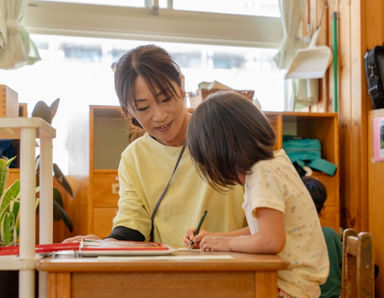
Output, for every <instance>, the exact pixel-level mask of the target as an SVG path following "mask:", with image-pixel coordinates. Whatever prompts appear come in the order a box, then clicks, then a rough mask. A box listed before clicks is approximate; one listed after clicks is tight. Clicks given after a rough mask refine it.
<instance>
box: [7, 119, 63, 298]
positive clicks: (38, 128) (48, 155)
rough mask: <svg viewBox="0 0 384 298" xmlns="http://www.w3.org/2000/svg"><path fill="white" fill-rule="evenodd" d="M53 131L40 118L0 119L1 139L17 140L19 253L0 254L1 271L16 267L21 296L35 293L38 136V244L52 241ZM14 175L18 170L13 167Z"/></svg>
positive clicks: (42, 282)
mask: <svg viewBox="0 0 384 298" xmlns="http://www.w3.org/2000/svg"><path fill="white" fill-rule="evenodd" d="M55 136H56V130H55V129H54V128H53V127H52V126H50V125H49V124H48V123H47V122H45V121H44V120H43V119H41V118H25V117H14V118H0V138H2V139H4V138H5V139H20V242H19V245H20V254H19V256H18V257H8V256H1V257H0V264H1V266H0V270H15V269H17V270H19V271H20V274H19V295H20V297H33V296H34V293H35V290H34V288H35V281H34V280H35V265H36V261H37V259H36V257H35V244H36V238H35V234H36V231H35V229H36V212H35V188H36V183H35V179H36V177H35V148H36V138H40V217H39V227H40V231H39V237H40V239H39V243H41V244H47V243H52V234H53V233H52V230H53V198H52V138H54V137H55ZM11 172H12V173H13V174H15V173H16V174H17V171H15V170H12V171H11ZM47 284H48V283H47V275H44V274H43V275H41V276H40V288H39V291H41V292H40V293H42V295H43V294H44V293H45V294H47V291H48V288H47Z"/></svg>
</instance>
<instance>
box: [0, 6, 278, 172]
mask: <svg viewBox="0 0 384 298" xmlns="http://www.w3.org/2000/svg"><path fill="white" fill-rule="evenodd" d="M62 2H64V1H62ZM73 2H75V0H73ZM76 2H82V3H83V4H78V3H77V4H75V3H60V2H58V1H56V2H50V1H32V0H31V1H29V4H30V5H29V6H28V9H27V13H26V19H25V25H26V26H27V28H28V29H29V31H30V33H31V38H32V40H33V41H34V42H35V44H36V45H37V47H38V48H39V52H40V55H41V57H42V61H39V62H38V63H36V64H34V65H31V66H25V67H22V68H20V69H15V70H0V82H1V83H2V84H6V85H8V86H9V87H11V88H12V89H14V90H15V91H16V92H17V93H18V94H19V102H27V103H28V112H29V113H31V111H32V109H33V106H34V105H35V103H36V102H37V101H38V100H44V101H46V102H47V103H48V104H50V103H51V102H52V101H53V100H55V99H56V98H61V102H60V107H59V110H58V113H57V114H56V116H55V118H54V122H53V125H54V126H55V127H56V129H57V138H56V140H54V160H55V162H57V163H58V164H59V165H60V168H61V169H63V171H64V172H65V173H67V152H66V149H65V143H66V133H67V132H66V128H67V123H66V119H67V118H68V117H67V115H68V114H69V113H71V112H72V111H73V110H75V109H88V106H89V105H90V104H93V105H97V104H103V105H118V104H119V102H118V99H117V97H116V95H115V91H114V83H113V71H112V69H111V65H112V64H113V63H114V62H116V61H117V60H118V59H119V58H120V57H121V55H123V54H124V53H125V52H126V51H128V50H129V49H131V48H133V47H136V46H138V45H141V44H147V43H155V44H157V45H159V46H162V47H164V48H165V49H166V50H167V51H168V52H169V53H170V55H171V56H172V57H173V59H174V60H175V61H176V62H177V63H178V64H179V66H180V68H181V70H182V72H183V74H184V75H185V88H186V91H195V90H196V89H197V87H198V84H199V83H200V82H202V81H213V80H216V81H219V82H221V83H223V84H225V85H228V86H230V87H232V88H234V89H246V90H249V89H252V90H255V96H256V97H257V98H258V100H259V101H260V102H261V104H262V108H263V109H264V110H273V111H281V110H284V80H283V73H282V72H281V71H280V70H278V69H276V67H275V65H274V63H273V60H272V58H273V56H274V55H275V54H276V52H277V48H278V45H279V43H280V39H281V36H282V32H281V26H280V20H279V18H277V17H261V18H258V17H254V16H239V15H229V16H228V15H224V14H221V15H220V14H214V13H208V14H207V13H203V12H188V11H181V12H176V11H174V12H169V10H166V11H165V12H163V11H161V10H160V12H159V13H160V14H165V16H164V17H161V18H159V17H158V16H155V15H151V14H150V13H148V9H146V10H145V11H143V10H142V8H138V7H129V8H121V7H119V8H113V7H112V6H110V5H109V6H106V5H105V3H101V1H99V2H100V3H99V4H100V5H93V6H90V5H88V4H84V3H85V2H87V3H90V2H91V1H86V0H81V1H80V0H79V1H76ZM92 2H95V1H94V0H93V1H92ZM107 2H108V4H111V5H112V4H117V3H118V2H119V1H107ZM120 2H122V1H120ZM139 2H141V1H133V2H132V1H124V3H129V4H130V5H131V4H132V3H136V4H137V6H139ZM143 2H144V1H143ZM163 2H166V3H168V2H170V1H160V7H161V6H162V5H163V4H164V3H163ZM179 2H180V3H181V2H185V3H187V2H188V3H189V2H194V1H175V0H174V1H173V7H174V8H175V10H176V8H177V7H179V6H178V5H179V4H178V3H179ZM206 2H210V1H206ZM243 2H258V1H243ZM259 2H260V3H261V2H263V3H267V4H268V3H269V2H277V1H267V0H264V1H259ZM162 3H163V4H162ZM204 3H205V2H204ZM223 3H225V2H224V1H223ZM168 4H169V3H168ZM131 6H133V4H132V5H131ZM190 8H191V9H192V7H190ZM180 9H181V8H180ZM183 9H185V10H186V9H187V8H186V7H184V8H183ZM45 14H49V15H50V18H43V17H42V16H43V15H45ZM196 20H198V22H197V23H196ZM176 22H177V23H176ZM175 24H178V25H177V26H175ZM202 28H203V29H204V30H202ZM239 28H249V30H245V29H244V30H243V31H242V32H241V33H242V34H239Z"/></svg>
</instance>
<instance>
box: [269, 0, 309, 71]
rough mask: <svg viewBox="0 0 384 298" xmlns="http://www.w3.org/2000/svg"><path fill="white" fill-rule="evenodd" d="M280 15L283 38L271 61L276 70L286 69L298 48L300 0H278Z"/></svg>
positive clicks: (300, 14)
mask: <svg viewBox="0 0 384 298" xmlns="http://www.w3.org/2000/svg"><path fill="white" fill-rule="evenodd" d="M279 6H280V13H281V21H282V25H283V32H284V37H283V40H282V42H281V44H280V48H279V51H278V53H277V54H276V55H275V57H274V58H273V60H274V61H275V63H276V65H277V67H278V68H280V69H283V68H287V67H288V66H289V64H290V63H291V61H292V59H293V57H294V56H295V53H296V50H297V49H298V48H299V47H300V44H301V38H300V36H299V34H298V31H299V27H300V23H301V19H302V14H303V3H302V0H280V1H279Z"/></svg>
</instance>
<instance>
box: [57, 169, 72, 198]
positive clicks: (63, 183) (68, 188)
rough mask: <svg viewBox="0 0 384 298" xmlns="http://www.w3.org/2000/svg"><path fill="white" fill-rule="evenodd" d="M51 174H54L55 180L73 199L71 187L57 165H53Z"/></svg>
mask: <svg viewBox="0 0 384 298" xmlns="http://www.w3.org/2000/svg"><path fill="white" fill-rule="evenodd" d="M53 173H54V174H55V178H56V180H57V182H58V183H59V184H60V185H61V186H62V187H63V188H64V189H65V191H66V192H67V193H68V194H69V195H70V196H71V198H73V191H72V187H71V185H70V184H69V182H68V180H67V178H65V176H64V174H63V172H62V171H61V170H60V168H59V166H58V165H57V164H55V163H54V164H53Z"/></svg>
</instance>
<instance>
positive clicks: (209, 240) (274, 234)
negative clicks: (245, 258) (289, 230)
mask: <svg viewBox="0 0 384 298" xmlns="http://www.w3.org/2000/svg"><path fill="white" fill-rule="evenodd" d="M256 216H257V219H258V224H259V232H258V233H256V234H254V235H250V234H249V235H239V236H233V235H232V236H216V235H215V236H213V235H207V236H205V237H203V239H202V240H201V242H200V248H201V249H202V250H211V249H213V250H216V251H237V252H246V253H279V252H280V251H281V250H282V249H283V248H284V245H285V227H284V214H283V213H282V212H281V211H278V210H275V209H271V208H258V209H257V210H256Z"/></svg>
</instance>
